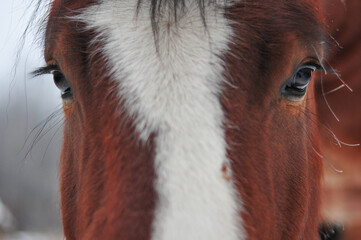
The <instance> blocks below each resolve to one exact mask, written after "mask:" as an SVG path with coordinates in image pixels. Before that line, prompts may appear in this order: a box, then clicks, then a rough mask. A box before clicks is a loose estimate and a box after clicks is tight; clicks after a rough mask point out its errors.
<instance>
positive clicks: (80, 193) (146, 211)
mask: <svg viewBox="0 0 361 240" xmlns="http://www.w3.org/2000/svg"><path fill="white" fill-rule="evenodd" d="M158 4H160V5H158ZM175 9H177V11H174V10H175ZM317 9H318V6H317V5H316V3H315V1H289V2H287V1H283V2H280V1H252V2H247V1H239V2H237V3H234V4H224V3H217V4H215V3H207V4H204V5H202V4H201V2H199V3H197V2H193V1H188V0H185V1H180V2H179V1H174V5H173V4H168V3H166V4H161V3H159V2H157V1H156V3H155V5H150V4H149V3H148V2H146V3H145V2H144V3H143V2H139V4H138V5H137V4H135V3H134V2H132V1H102V2H99V3H94V1H54V3H53V6H52V10H51V13H50V17H49V22H48V27H47V33H46V49H45V58H46V61H47V62H48V65H49V67H47V68H46V70H54V79H55V81H56V83H57V85H58V86H59V88H60V89H61V91H62V97H63V100H64V112H65V116H66V119H65V132H64V145H63V152H62V156H61V197H62V213H63V223H64V232H65V235H66V237H67V239H100V238H106V239H149V238H153V239H178V238H180V237H181V238H182V239H225V240H228V239H245V238H246V237H247V238H248V239H282V238H284V239H300V238H302V239H313V238H315V237H316V235H317V225H318V220H319V219H318V205H319V180H320V168H321V163H320V159H319V158H317V155H316V153H315V151H314V150H316V149H317V145H318V144H317V139H316V136H317V133H316V130H315V124H314V121H315V119H314V115H313V114H314V112H315V109H314V106H313V97H312V92H313V84H312V73H313V71H315V70H317V69H318V68H320V65H321V63H320V62H319V57H320V56H322V55H323V53H322V47H321V44H320V42H321V40H322V36H321V34H320V26H319V22H318V20H317V18H319V16H320V14H319V13H318V12H317ZM175 16H176V17H175Z"/></svg>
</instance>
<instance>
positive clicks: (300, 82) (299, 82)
mask: <svg viewBox="0 0 361 240" xmlns="http://www.w3.org/2000/svg"><path fill="white" fill-rule="evenodd" d="M315 70H316V67H314V66H302V67H301V68H299V69H298V70H297V72H296V74H295V75H294V76H293V79H292V82H291V83H290V84H289V86H288V87H292V88H294V89H296V90H299V91H305V90H306V88H307V86H308V84H309V83H310V81H311V78H312V73H313V72H314V71H315Z"/></svg>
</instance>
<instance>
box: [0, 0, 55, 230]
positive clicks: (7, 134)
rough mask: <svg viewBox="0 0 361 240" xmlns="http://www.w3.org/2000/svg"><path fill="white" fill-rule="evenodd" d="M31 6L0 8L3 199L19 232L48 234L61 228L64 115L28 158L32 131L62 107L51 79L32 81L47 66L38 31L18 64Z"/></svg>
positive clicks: (6, 1) (5, 0) (16, 3)
mask: <svg viewBox="0 0 361 240" xmlns="http://www.w3.org/2000/svg"><path fill="white" fill-rule="evenodd" d="M29 3H30V1H29V0H1V5H0V199H2V200H3V202H4V203H5V204H6V205H7V206H8V207H9V209H10V210H11V211H12V212H13V213H14V215H16V218H17V221H18V228H19V229H21V230H31V231H43V230H46V229H49V228H51V229H54V228H55V229H58V228H60V223H59V219H60V214H59V207H58V203H57V201H58V199H59V193H58V167H57V166H58V161H59V152H60V142H61V135H62V129H61V123H62V121H61V118H62V113H61V112H60V115H59V116H58V117H57V119H56V120H59V119H60V121H59V122H60V124H58V125H54V124H53V125H54V126H53V125H51V124H50V128H49V133H48V134H46V135H45V136H44V137H43V138H42V139H41V141H40V142H39V143H38V144H36V145H35V147H34V148H33V150H32V151H31V152H30V155H29V156H28V157H27V158H25V155H26V151H27V149H29V147H30V145H31V144H32V143H33V142H34V133H37V132H38V131H39V128H37V129H35V131H34V132H33V134H30V133H31V130H32V129H34V127H35V126H36V125H37V124H39V123H40V122H41V121H42V120H44V119H45V118H46V117H47V116H49V115H50V114H51V113H53V112H54V110H55V109H56V108H59V107H61V98H60V92H59V91H58V89H57V88H56V87H55V85H54V83H53V80H52V76H41V77H37V78H34V79H31V78H30V75H29V73H30V72H31V71H32V70H34V69H35V68H36V67H41V66H44V64H45V63H44V60H43V59H42V56H41V55H42V54H41V50H42V49H41V46H39V44H37V43H35V42H36V41H35V40H36V38H35V36H34V32H35V31H31V32H30V33H29V34H28V35H27V38H26V41H25V43H24V45H23V47H24V48H23V51H22V52H21V55H20V56H21V57H20V58H19V61H18V62H17V64H15V63H16V54H17V53H18V52H19V48H20V46H21V45H20V44H21V42H20V37H21V35H22V33H23V31H24V29H25V28H26V26H27V24H28V21H29V18H30V16H31V14H32V12H33V10H32V8H31V7H29ZM34 30H37V28H36V27H35V28H34ZM14 66H16V74H14V73H15V71H14V69H15V68H14ZM56 130H58V131H57V133H56ZM29 134H30V137H29V139H28V141H26V138H27V137H28V136H29ZM52 136H54V138H52ZM23 146H25V147H23Z"/></svg>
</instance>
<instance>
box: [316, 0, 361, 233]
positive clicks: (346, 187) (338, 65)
mask: <svg viewBox="0 0 361 240" xmlns="http://www.w3.org/2000/svg"><path fill="white" fill-rule="evenodd" d="M323 5H324V6H323V8H324V10H323V12H325V18H326V22H327V23H328V26H327V32H329V33H330V34H331V35H332V38H334V39H335V41H336V42H335V43H334V44H333V46H332V47H331V48H330V50H328V57H327V58H328V61H329V63H330V65H331V66H332V67H333V68H334V69H335V70H336V71H337V72H338V76H337V75H332V74H328V75H324V76H323V83H322V85H321V81H320V80H316V81H315V82H316V87H317V88H318V89H319V90H318V91H316V92H317V93H318V94H316V102H317V108H318V110H317V112H318V114H319V122H322V123H323V124H325V125H326V126H327V127H322V128H320V129H321V134H320V136H322V137H321V149H322V154H323V155H324V157H325V158H327V159H328V161H329V162H331V164H332V165H333V166H334V167H329V164H325V168H324V178H325V183H324V186H323V192H324V193H323V207H322V208H323V210H322V212H323V216H324V218H325V220H326V221H327V222H330V223H336V224H338V225H340V227H341V229H340V231H339V234H340V237H341V239H361V231H360V229H361V224H360V223H361V205H360V201H361V198H360V189H361V181H360V177H359V176H360V171H361V162H360V156H361V147H360V146H359V145H360V143H361V136H360V130H361V129H360V127H361V125H360V122H361V114H360V111H359V108H358V103H359V102H360V99H361V85H360V84H361V81H360V76H361V70H360V64H361V57H360V56H361V43H360V36H361V24H360V22H361V17H360V14H359V13H360V11H361V2H360V1H357V0H348V1H345V2H342V1H327V2H326V1H325V2H324V3H323ZM339 78H341V79H342V80H343V81H344V83H345V84H344V83H342V82H341V81H340V79H339ZM322 88H323V92H324V93H325V97H326V99H327V102H325V101H324V99H323V98H324V96H323V94H321V93H322ZM327 104H328V105H327ZM330 109H331V110H332V111H330ZM329 130H332V131H333V134H334V135H335V136H337V137H338V138H339V139H340V140H342V141H343V142H346V143H348V144H345V143H341V144H340V145H339V142H337V141H336V140H335V139H334V138H333V136H332V134H330V132H329ZM341 146H342V147H341ZM340 147H341V148H340ZM333 168H336V169H338V171H339V172H340V171H343V172H342V173H339V172H335V170H334V169H333Z"/></svg>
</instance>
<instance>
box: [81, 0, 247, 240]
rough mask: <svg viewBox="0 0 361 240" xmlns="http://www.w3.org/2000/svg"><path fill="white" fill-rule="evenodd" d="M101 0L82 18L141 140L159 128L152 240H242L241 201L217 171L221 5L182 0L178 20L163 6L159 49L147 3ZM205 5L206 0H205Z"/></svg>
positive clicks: (223, 34)
mask: <svg viewBox="0 0 361 240" xmlns="http://www.w3.org/2000/svg"><path fill="white" fill-rule="evenodd" d="M136 2H137V1H134V0H117V1H115V0H102V1H99V4H98V5H96V6H91V7H88V8H87V9H86V10H85V11H84V12H83V13H82V14H81V15H80V16H79V19H81V20H82V21H84V22H85V23H86V24H87V27H89V28H92V29H95V31H96V32H98V34H99V38H98V39H97V41H98V40H101V41H102V42H103V43H104V49H102V51H103V53H104V55H105V56H106V57H107V60H108V66H109V68H110V69H111V73H110V74H111V75H112V76H113V78H114V79H115V80H116V81H118V82H119V94H120V98H122V99H124V100H125V101H126V108H127V110H128V112H130V114H131V115H132V116H133V117H134V118H135V119H136V126H137V130H138V131H139V132H140V133H141V138H142V139H143V140H146V139H147V138H148V137H149V134H151V133H156V142H155V143H156V157H155V171H156V174H157V179H156V181H155V190H156V192H157V194H158V197H159V198H158V202H157V205H156V210H155V219H154V223H153V233H152V239H154V240H177V239H186V240H187V239H189V240H193V239H194V240H203V239H204V240H206V239H207V240H211V239H215V240H220V239H222V240H235V239H244V238H245V234H244V230H243V227H242V220H241V218H240V216H239V213H240V208H241V200H240V197H239V196H238V195H237V193H236V190H235V189H234V184H233V182H232V181H231V182H228V181H226V180H225V179H224V177H223V176H222V171H221V169H222V166H223V164H226V165H229V160H228V159H227V157H226V142H225V133H224V128H223V124H222V121H223V111H222V107H221V104H220V101H219V95H220V93H221V84H222V81H223V76H222V72H223V66H222V61H221V59H220V56H221V55H222V54H224V53H225V52H226V51H227V46H228V43H229V38H230V37H231V34H232V31H231V28H230V27H229V23H228V21H227V20H226V19H225V17H224V15H223V9H222V8H221V7H219V6H217V7H216V6H215V5H208V6H207V7H206V9H205V19H206V26H207V29H206V28H205V26H204V23H203V22H202V18H201V16H200V12H199V9H198V6H197V4H196V1H194V0H186V1H185V6H186V8H185V9H186V11H185V12H182V11H181V10H178V12H179V16H178V22H177V24H175V22H174V18H173V14H171V10H170V9H169V8H165V9H163V11H162V14H163V15H162V17H161V18H160V21H159V33H158V34H159V35H158V44H159V45H158V46H159V52H158V53H157V51H156V45H155V42H154V38H153V37H154V36H153V32H152V28H151V22H150V15H149V5H148V4H149V2H150V1H142V2H143V5H142V7H141V9H140V12H139V14H138V16H136V10H135V9H136ZM206 5H207V4H206Z"/></svg>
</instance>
